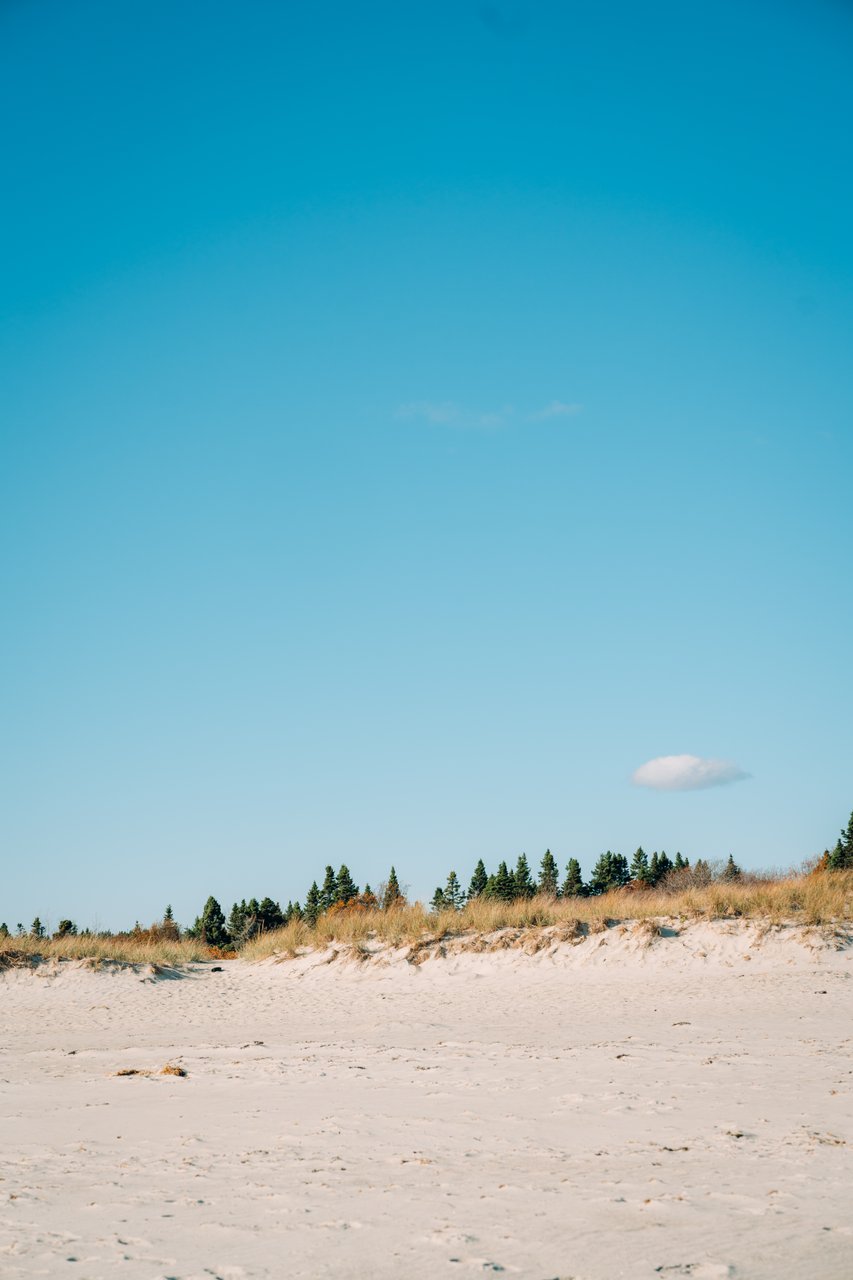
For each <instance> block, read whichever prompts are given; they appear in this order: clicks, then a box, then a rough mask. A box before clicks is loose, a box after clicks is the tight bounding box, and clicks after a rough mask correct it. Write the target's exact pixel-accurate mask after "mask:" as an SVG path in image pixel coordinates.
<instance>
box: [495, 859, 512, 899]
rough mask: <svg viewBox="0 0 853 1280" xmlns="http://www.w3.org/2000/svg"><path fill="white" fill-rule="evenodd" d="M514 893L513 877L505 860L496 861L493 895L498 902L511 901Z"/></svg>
mask: <svg viewBox="0 0 853 1280" xmlns="http://www.w3.org/2000/svg"><path fill="white" fill-rule="evenodd" d="M514 895H515V879H514V877H513V876H512V875H511V873H510V870H509V868H508V867H507V865H506V863H505V862H499V863H498V869H497V872H496V873H495V879H494V887H493V896H494V897H495V898H497V899H498V901H499V902H511V901H512V899H513V897H514Z"/></svg>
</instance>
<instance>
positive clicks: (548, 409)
mask: <svg viewBox="0 0 853 1280" xmlns="http://www.w3.org/2000/svg"><path fill="white" fill-rule="evenodd" d="M581 408H582V406H581V405H579V404H567V403H566V402H565V401H563V400H552V401H551V402H550V404H546V405H545V407H544V409H537V410H536V411H535V412H533V413H525V412H522V413H521V414H520V416H516V412H515V408H514V406H513V405H511V404H505V405H503V406H502V407H501V408H500V409H494V410H483V409H466V408H464V406H462V405H459V404H456V403H455V402H454V401H453V400H410V401H409V402H408V403H406V404H401V405H399V406H398V408H397V417H398V418H409V419H420V421H421V422H429V423H432V424H437V425H439V426H446V427H457V428H459V429H460V430H467V431H471V430H473V431H477V430H480V431H483V430H486V431H487V430H494V429H495V428H497V427H505V426H507V425H508V424H509V423H510V421H511V420H512V419H515V420H516V421H522V422H546V421H548V420H549V419H552V418H567V417H571V416H572V415H573V414H576V413H580V411H581Z"/></svg>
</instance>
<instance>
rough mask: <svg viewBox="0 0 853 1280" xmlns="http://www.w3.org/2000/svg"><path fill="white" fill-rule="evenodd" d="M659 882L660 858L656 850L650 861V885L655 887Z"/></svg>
mask: <svg viewBox="0 0 853 1280" xmlns="http://www.w3.org/2000/svg"><path fill="white" fill-rule="evenodd" d="M658 880H660V858H659V857H658V851H657V849H655V851H654V853H653V854H652V856H651V858H650V860H649V884H650V885H652V887H654V886H655V885H656V884H657V882H658Z"/></svg>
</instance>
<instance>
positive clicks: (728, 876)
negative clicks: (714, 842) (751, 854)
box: [721, 854, 741, 880]
mask: <svg viewBox="0 0 853 1280" xmlns="http://www.w3.org/2000/svg"><path fill="white" fill-rule="evenodd" d="M740 876H741V869H740V867H739V866H738V865H737V863H736V862H735V860H734V858H733V857H732V855H731V854H729V860H728V862H727V863H726V865H725V867H724V868H723V874H722V877H721V878H722V879H723V880H739V879H740Z"/></svg>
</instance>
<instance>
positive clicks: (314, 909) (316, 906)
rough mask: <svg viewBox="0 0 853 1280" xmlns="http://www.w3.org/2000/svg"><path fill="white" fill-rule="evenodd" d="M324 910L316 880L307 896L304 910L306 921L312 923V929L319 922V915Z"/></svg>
mask: <svg viewBox="0 0 853 1280" xmlns="http://www.w3.org/2000/svg"><path fill="white" fill-rule="evenodd" d="M322 910H323V907H322V899H321V897H320V890H319V889H318V888H317V881H316V880H315V881H313V883H312V885H311V888H310V889H309V890H308V893H307V894H306V896H305V910H304V912H303V916H304V919H305V923H306V924H308V925H310V926H311V928H312V929H313V928H314V925H315V924H316V923H317V917H318V916H319V915H320V914H321V912H322Z"/></svg>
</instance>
